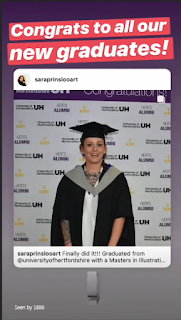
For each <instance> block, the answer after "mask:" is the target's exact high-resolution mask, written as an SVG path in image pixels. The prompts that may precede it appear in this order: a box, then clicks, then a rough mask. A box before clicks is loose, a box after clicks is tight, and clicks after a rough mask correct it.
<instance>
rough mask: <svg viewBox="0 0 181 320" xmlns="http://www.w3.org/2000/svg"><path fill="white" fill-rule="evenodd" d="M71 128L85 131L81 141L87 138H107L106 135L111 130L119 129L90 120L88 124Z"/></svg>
mask: <svg viewBox="0 0 181 320" xmlns="http://www.w3.org/2000/svg"><path fill="white" fill-rule="evenodd" d="M69 129H72V130H75V131H78V132H81V133H83V135H82V137H81V143H82V142H83V141H84V140H85V139H86V138H93V137H94V138H102V139H104V140H105V135H107V134H108V133H111V132H115V131H118V130H117V129H114V128H111V127H109V126H108V125H107V124H101V123H98V122H88V123H86V124H83V125H80V126H75V127H71V128H69Z"/></svg>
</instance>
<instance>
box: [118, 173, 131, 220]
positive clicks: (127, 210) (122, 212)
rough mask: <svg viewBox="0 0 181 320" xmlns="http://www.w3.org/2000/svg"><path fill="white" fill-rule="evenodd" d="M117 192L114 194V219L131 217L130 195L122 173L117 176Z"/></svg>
mask: <svg viewBox="0 0 181 320" xmlns="http://www.w3.org/2000/svg"><path fill="white" fill-rule="evenodd" d="M117 189H118V192H117V194H116V200H115V202H116V203H115V204H116V208H115V219H116V218H122V217H125V218H126V217H133V210H132V202H131V194H130V191H129V186H128V183H127V180H126V178H125V176H124V173H121V174H120V175H119V179H118V186H117Z"/></svg>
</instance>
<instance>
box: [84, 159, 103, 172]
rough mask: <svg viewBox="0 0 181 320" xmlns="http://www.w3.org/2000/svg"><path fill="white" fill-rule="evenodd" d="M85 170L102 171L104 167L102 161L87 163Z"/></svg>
mask: <svg viewBox="0 0 181 320" xmlns="http://www.w3.org/2000/svg"><path fill="white" fill-rule="evenodd" d="M84 168H85V171H87V172H90V173H94V172H95V173H97V172H100V170H101V168H102V162H101V163H87V162H86V163H85V167H84Z"/></svg>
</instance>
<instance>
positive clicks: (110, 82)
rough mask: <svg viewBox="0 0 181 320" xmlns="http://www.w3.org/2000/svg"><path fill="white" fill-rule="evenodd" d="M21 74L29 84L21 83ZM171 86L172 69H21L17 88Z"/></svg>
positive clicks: (17, 76)
mask: <svg viewBox="0 0 181 320" xmlns="http://www.w3.org/2000/svg"><path fill="white" fill-rule="evenodd" d="M20 76H23V77H24V79H25V84H26V85H25V86H22V85H20V84H19V83H18V79H19V77H20ZM120 88H121V89H122V90H124V89H126V90H129V89H130V90H139V89H142V90H146V89H147V90H161V89H163V90H171V72H170V71H169V70H168V69H61V70H60V69H17V70H15V71H14V90H22V91H26V90H67V89H69V90H90V89H94V90H105V89H107V90H108V89H109V90H119V89H120Z"/></svg>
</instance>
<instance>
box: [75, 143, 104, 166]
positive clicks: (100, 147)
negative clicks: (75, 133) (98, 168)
mask: <svg viewBox="0 0 181 320" xmlns="http://www.w3.org/2000/svg"><path fill="white" fill-rule="evenodd" d="M106 150H107V148H106V146H105V144H104V140H103V139H101V138H86V139H85V140H84V144H83V146H81V152H82V153H83V154H84V157H85V158H86V161H87V162H90V163H101V162H102V159H103V156H104V154H105V153H106Z"/></svg>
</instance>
